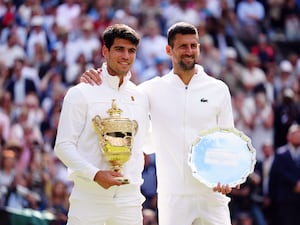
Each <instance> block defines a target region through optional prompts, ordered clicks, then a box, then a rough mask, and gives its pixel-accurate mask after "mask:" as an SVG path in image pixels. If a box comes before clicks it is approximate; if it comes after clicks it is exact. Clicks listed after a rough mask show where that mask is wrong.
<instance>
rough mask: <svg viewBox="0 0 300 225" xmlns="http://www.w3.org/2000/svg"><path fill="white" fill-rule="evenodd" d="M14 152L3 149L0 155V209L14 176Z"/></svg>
mask: <svg viewBox="0 0 300 225" xmlns="http://www.w3.org/2000/svg"><path fill="white" fill-rule="evenodd" d="M16 157H17V156H16V152H15V151H14V150H13V149H9V148H4V149H3V150H1V155H0V207H1V206H4V201H5V196H6V194H7V192H8V189H9V188H10V186H11V185H12V183H13V181H14V179H15V176H16V169H15V164H16Z"/></svg>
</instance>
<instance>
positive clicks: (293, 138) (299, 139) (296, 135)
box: [290, 130, 300, 148]
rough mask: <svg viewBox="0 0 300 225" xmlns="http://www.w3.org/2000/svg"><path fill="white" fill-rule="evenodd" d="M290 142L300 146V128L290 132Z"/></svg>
mask: <svg viewBox="0 0 300 225" xmlns="http://www.w3.org/2000/svg"><path fill="white" fill-rule="evenodd" d="M290 143H291V144H292V145H293V146H294V147H296V148H297V147H300V130H297V131H294V132H293V133H291V134H290Z"/></svg>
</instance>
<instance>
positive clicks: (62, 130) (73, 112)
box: [55, 64, 149, 195]
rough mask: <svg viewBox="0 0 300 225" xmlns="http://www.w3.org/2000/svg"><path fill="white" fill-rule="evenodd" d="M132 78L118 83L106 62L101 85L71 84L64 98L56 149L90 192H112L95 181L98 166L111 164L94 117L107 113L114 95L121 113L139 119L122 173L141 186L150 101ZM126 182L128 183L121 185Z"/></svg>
mask: <svg viewBox="0 0 300 225" xmlns="http://www.w3.org/2000/svg"><path fill="white" fill-rule="evenodd" d="M129 78H130V73H129V74H128V75H127V76H126V77H125V78H124V82H123V84H122V85H121V87H119V78H118V77H117V76H111V75H109V74H108V72H107V69H106V64H103V66H102V73H101V79H102V81H103V83H102V85H94V86H92V85H89V84H85V83H80V84H78V85H76V86H74V87H71V88H70V89H69V90H68V92H67V94H66V96H65V98H64V102H63V106H62V111H61V115H60V120H59V125H58V131H57V138H56V144H55V153H56V155H57V156H58V157H59V159H61V160H62V162H63V163H64V164H65V165H66V166H67V167H68V170H69V172H70V178H71V179H72V180H73V181H74V184H75V187H76V185H77V184H80V185H81V186H85V192H86V193H87V194H88V193H90V194H99V195H105V193H108V192H109V191H107V190H105V189H104V188H102V187H101V186H100V185H98V184H97V183H96V182H94V181H93V179H94V177H95V175H96V173H97V171H98V170H108V169H109V168H110V167H109V164H108V163H107V162H106V160H105V159H104V157H103V155H102V152H101V147H100V143H99V140H98V138H97V135H96V133H95V131H94V129H93V124H92V119H93V118H94V117H95V116H96V115H99V116H100V117H101V118H105V117H108V114H107V110H108V109H110V108H111V106H112V99H116V104H117V107H118V108H120V109H121V110H122V111H123V113H122V114H121V117H126V118H129V119H130V120H136V121H137V123H138V131H137V134H136V136H135V138H134V145H133V149H132V155H131V158H130V159H129V161H127V162H126V163H125V164H124V166H123V168H122V174H123V175H124V177H126V178H128V179H129V181H130V185H136V186H140V185H141V183H142V181H143V180H142V176H141V174H142V170H143V168H144V167H143V166H144V158H143V149H142V147H143V144H144V138H145V137H146V135H147V134H146V132H147V131H148V122H149V116H148V101H147V97H146V96H145V95H144V94H143V93H142V92H140V91H138V89H137V87H136V85H135V84H133V83H132V82H130V81H129ZM125 186H128V185H122V186H120V187H119V188H123V187H124V188H125Z"/></svg>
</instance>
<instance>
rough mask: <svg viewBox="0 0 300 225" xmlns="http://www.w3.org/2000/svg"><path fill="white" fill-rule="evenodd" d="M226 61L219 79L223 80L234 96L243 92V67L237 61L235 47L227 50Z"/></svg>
mask: <svg viewBox="0 0 300 225" xmlns="http://www.w3.org/2000/svg"><path fill="white" fill-rule="evenodd" d="M225 57H226V61H225V63H224V64H223V65H222V68H221V72H220V74H218V75H217V77H218V78H220V79H221V80H223V81H224V82H225V83H226V84H227V85H228V87H229V89H230V92H231V93H232V94H235V93H238V92H239V91H243V82H242V77H241V71H242V68H243V65H242V64H240V63H239V62H238V61H237V57H238V55H237V51H236V50H235V49H234V48H233V47H228V48H227V49H226V50H225Z"/></svg>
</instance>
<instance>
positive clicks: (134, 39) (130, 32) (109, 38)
mask: <svg viewBox="0 0 300 225" xmlns="http://www.w3.org/2000/svg"><path fill="white" fill-rule="evenodd" d="M116 38H121V39H125V40H128V41H130V42H131V43H132V44H134V45H135V46H137V45H138V44H139V42H140V36H139V35H138V33H137V32H136V31H135V30H134V29H132V28H131V27H129V26H127V25H125V24H113V25H111V26H108V27H107V28H106V29H105V30H104V32H103V41H104V45H105V46H106V47H107V48H108V49H110V48H111V46H112V45H113V43H114V40H115V39H116Z"/></svg>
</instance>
